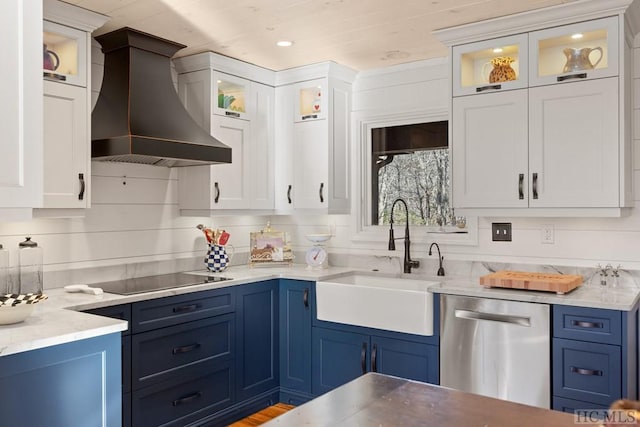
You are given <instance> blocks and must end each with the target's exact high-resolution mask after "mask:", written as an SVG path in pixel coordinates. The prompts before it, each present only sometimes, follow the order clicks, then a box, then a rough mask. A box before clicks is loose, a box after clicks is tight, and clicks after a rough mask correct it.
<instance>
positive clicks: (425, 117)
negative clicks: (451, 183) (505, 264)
mask: <svg viewBox="0 0 640 427" xmlns="http://www.w3.org/2000/svg"><path fill="white" fill-rule="evenodd" d="M442 120H449V135H451V121H450V118H449V112H448V111H447V110H444V109H438V110H415V111H405V112H397V113H391V114H390V113H385V112H370V111H367V112H354V113H353V124H354V126H353V135H352V136H353V141H354V142H355V143H354V144H353V145H352V150H353V152H352V158H353V159H356V161H355V162H354V164H353V166H354V167H353V170H352V177H353V179H352V183H354V184H353V195H354V203H353V204H352V208H353V215H352V219H353V224H352V226H353V227H352V230H353V232H352V235H351V240H352V242H354V243H366V242H372V243H376V247H377V246H379V244H385V243H386V242H387V239H388V230H389V227H388V226H386V225H371V173H372V171H371V167H370V165H371V157H372V154H371V130H372V129H374V128H380V127H388V126H402V125H411V124H416V123H425V122H435V121H442ZM449 159H450V161H451V144H449ZM449 170H450V171H452V170H453V168H449ZM450 173H451V172H450ZM450 179H451V178H450ZM429 228H431V229H433V227H427V226H418V225H412V226H411V231H412V235H411V241H412V243H415V244H418V245H425V246H426V245H427V244H428V243H430V242H433V241H437V242H438V243H439V244H446V245H464V246H477V245H478V218H477V217H469V216H467V231H468V232H467V233H442V232H438V231H429V230H428V229H429Z"/></svg>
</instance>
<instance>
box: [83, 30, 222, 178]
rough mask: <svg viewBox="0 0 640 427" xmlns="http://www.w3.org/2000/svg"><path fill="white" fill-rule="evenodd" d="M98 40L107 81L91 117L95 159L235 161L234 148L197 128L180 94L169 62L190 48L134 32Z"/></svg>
mask: <svg viewBox="0 0 640 427" xmlns="http://www.w3.org/2000/svg"><path fill="white" fill-rule="evenodd" d="M95 39H96V40H97V41H98V43H100V45H101V46H102V52H103V53H104V78H103V80H102V88H101V90H100V95H99V96H98V100H97V102H96V106H95V108H94V109H93V113H92V115H91V157H92V158H93V160H99V161H113V162H128V163H143V164H152V165H158V166H168V167H173V166H193V165H203V164H214V163H231V148H230V147H228V146H226V145H224V144H223V143H222V142H220V141H218V140H217V139H215V138H214V137H212V136H211V135H209V133H208V132H207V131H205V130H204V129H202V128H201V127H200V126H198V124H197V123H196V122H195V121H194V120H193V119H192V118H191V116H190V115H189V113H188V112H187V110H185V108H184V107H183V105H182V103H181V102H180V99H179V98H178V94H177V93H176V90H175V87H174V85H173V81H172V78H171V62H170V58H171V57H172V56H173V55H174V54H175V53H176V52H177V51H178V50H180V49H182V48H184V47H186V46H184V45H181V44H179V43H174V42H172V41H169V40H165V39H161V38H159V37H156V36H152V35H150V34H147V33H143V32H141V31H137V30H134V29H131V28H121V29H119V30H116V31H112V32H110V33H107V34H103V35H100V36H97V37H96V38H95Z"/></svg>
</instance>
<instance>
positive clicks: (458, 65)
mask: <svg viewBox="0 0 640 427" xmlns="http://www.w3.org/2000/svg"><path fill="white" fill-rule="evenodd" d="M527 47H528V44H527V34H517V35H514V36H509V37H501V38H497V39H491V40H483V41H480V42H477V43H469V44H465V45H460V46H454V47H453V53H452V55H453V56H452V58H453V70H454V71H453V96H461V95H472V94H479V93H486V92H495V91H501V90H509V89H519V88H524V87H527V71H528V61H527V59H528V58H527V56H528V55H527Z"/></svg>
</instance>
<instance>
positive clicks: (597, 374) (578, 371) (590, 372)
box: [571, 366, 602, 377]
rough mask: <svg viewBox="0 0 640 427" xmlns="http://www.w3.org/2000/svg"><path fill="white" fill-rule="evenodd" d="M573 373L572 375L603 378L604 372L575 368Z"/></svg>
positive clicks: (572, 369) (572, 368)
mask: <svg viewBox="0 0 640 427" xmlns="http://www.w3.org/2000/svg"><path fill="white" fill-rule="evenodd" d="M571 373H572V374H579V375H589V376H592V377H601V376H602V371H600V370H598V369H583V368H576V367H575V366H572V367H571Z"/></svg>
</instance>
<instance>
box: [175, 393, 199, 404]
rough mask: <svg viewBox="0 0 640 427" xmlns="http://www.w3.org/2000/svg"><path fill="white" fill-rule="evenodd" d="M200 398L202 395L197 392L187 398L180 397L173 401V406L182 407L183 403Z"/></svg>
mask: <svg viewBox="0 0 640 427" xmlns="http://www.w3.org/2000/svg"><path fill="white" fill-rule="evenodd" d="M200 396H202V393H201V392H197V393H193V394H190V395H189V396H185V397H181V398H180V399H176V400H174V401H173V406H178V405H182V404H183V403H189V402H193V401H194V400H196V399H198V398H199V397H200Z"/></svg>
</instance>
